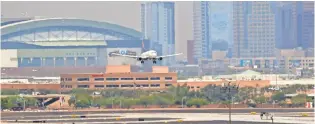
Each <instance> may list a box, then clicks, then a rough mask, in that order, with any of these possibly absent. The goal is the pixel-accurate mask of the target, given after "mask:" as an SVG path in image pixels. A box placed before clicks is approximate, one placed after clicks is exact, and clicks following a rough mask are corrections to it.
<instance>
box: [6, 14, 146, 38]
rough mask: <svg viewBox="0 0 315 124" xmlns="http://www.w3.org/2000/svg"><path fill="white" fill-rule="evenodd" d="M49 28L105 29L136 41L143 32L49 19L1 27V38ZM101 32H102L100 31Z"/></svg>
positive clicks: (70, 20)
mask: <svg viewBox="0 0 315 124" xmlns="http://www.w3.org/2000/svg"><path fill="white" fill-rule="evenodd" d="M47 27H81V28H82V27H84V28H94V29H105V30H110V31H113V32H118V33H121V34H123V35H126V36H129V37H133V38H135V39H140V38H141V36H142V35H141V32H139V31H136V30H134V29H131V28H127V27H123V26H120V25H116V24H111V23H107V22H99V21H92V20H85V19H76V18H48V19H34V20H27V21H21V22H16V23H11V24H6V25H4V26H1V36H2V38H6V37H9V36H12V35H20V34H21V32H29V31H30V30H32V29H39V28H47ZM100 31H101V30H100Z"/></svg>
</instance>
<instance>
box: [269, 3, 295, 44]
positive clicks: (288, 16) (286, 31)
mask: <svg viewBox="0 0 315 124" xmlns="http://www.w3.org/2000/svg"><path fill="white" fill-rule="evenodd" d="M296 8H297V6H296V2H282V1H281V2H273V3H272V9H273V11H274V12H275V19H276V48H278V49H292V48H296V47H297V46H298V44H297V34H298V32H297V24H298V21H297V14H296V12H297V9H296Z"/></svg>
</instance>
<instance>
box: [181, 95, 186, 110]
mask: <svg viewBox="0 0 315 124" xmlns="http://www.w3.org/2000/svg"><path fill="white" fill-rule="evenodd" d="M184 99H186V96H184V97H183V98H182V108H184Z"/></svg>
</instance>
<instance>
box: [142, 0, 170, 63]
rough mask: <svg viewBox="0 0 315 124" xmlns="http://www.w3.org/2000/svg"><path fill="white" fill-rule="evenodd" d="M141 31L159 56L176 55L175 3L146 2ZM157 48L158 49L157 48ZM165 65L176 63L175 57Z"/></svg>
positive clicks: (143, 6)
mask: <svg viewBox="0 0 315 124" xmlns="http://www.w3.org/2000/svg"><path fill="white" fill-rule="evenodd" d="M141 31H142V33H143V37H144V38H145V39H150V41H151V43H150V44H151V49H154V50H156V51H157V52H158V54H159V55H161V54H162V55H167V54H174V53H175V19H174V2H145V3H143V4H141ZM156 47H157V48H156ZM162 62H163V64H164V65H166V64H172V63H174V62H175V57H170V58H167V59H165V60H163V61H162Z"/></svg>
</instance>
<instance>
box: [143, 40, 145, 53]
mask: <svg viewBox="0 0 315 124" xmlns="http://www.w3.org/2000/svg"><path fill="white" fill-rule="evenodd" d="M142 50H143V51H145V47H144V42H143V39H142Z"/></svg>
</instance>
